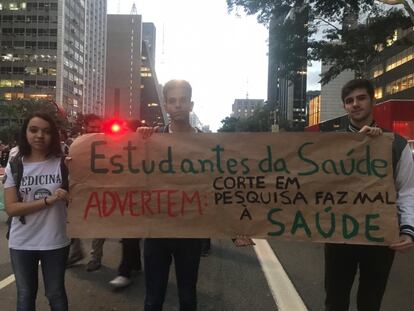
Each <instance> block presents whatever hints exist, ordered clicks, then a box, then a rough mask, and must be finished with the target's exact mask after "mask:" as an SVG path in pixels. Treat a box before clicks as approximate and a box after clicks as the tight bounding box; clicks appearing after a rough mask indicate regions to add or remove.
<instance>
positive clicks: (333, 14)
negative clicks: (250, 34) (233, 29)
mask: <svg viewBox="0 0 414 311" xmlns="http://www.w3.org/2000/svg"><path fill="white" fill-rule="evenodd" d="M378 4H379V3H378V2H377V1H375V0H308V1H307V3H306V2H304V0H227V5H228V9H229V12H235V11H237V9H238V8H242V9H243V10H244V12H245V13H246V14H248V15H257V18H258V21H259V23H262V24H264V25H266V26H267V27H269V28H270V32H271V34H272V35H273V36H276V37H275V38H274V40H271V41H273V42H274V43H273V44H272V45H271V46H270V49H271V51H272V53H273V54H274V55H276V57H277V59H278V61H279V62H280V64H282V67H283V68H281V71H282V72H281V74H282V75H283V76H287V77H288V78H292V77H293V76H294V74H295V73H296V72H297V70H298V64H301V63H302V64H303V61H301V58H303V57H305V58H306V59H307V60H308V61H313V60H323V61H324V62H327V63H330V64H331V65H332V67H331V69H330V70H329V71H328V72H327V73H326V74H324V76H323V77H322V79H321V83H323V84H325V83H327V82H329V81H330V80H331V79H333V78H335V77H336V76H337V75H338V74H339V73H340V72H341V71H343V70H346V69H350V70H353V71H355V72H356V73H357V75H359V76H362V75H363V74H364V73H365V72H366V68H367V65H368V64H369V62H370V61H372V60H374V59H376V58H377V57H379V52H378V49H376V48H375V46H376V45H377V46H378V45H382V46H386V42H387V41H388V40H389V39H390V38H392V36H393V34H394V30H395V29H397V28H402V29H405V28H408V27H410V26H412V25H413V22H412V20H411V19H410V17H408V16H407V12H406V10H405V11H404V10H403V9H400V8H393V9H389V7H387V9H385V10H384V9H382V8H381V7H380V6H379V5H378ZM293 8H295V10H296V11H297V10H299V9H300V8H306V9H307V15H306V16H305V19H304V17H303V16H300V14H296V15H295V14H291V13H293V12H294V11H295V10H294V9H293ZM288 12H289V13H288ZM286 15H290V18H285V17H286ZM350 16H351V17H352V16H357V17H360V20H361V18H362V19H363V20H364V22H363V23H359V24H358V25H357V26H356V27H355V28H352V27H342V21H343V20H344V18H345V17H350ZM273 26H274V27H275V28H273ZM275 29H277V31H275ZM409 44H411V45H412V44H413V43H412V42H411V43H409ZM301 51H303V53H301Z"/></svg>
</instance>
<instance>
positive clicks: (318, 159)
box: [68, 133, 398, 244]
mask: <svg viewBox="0 0 414 311" xmlns="http://www.w3.org/2000/svg"><path fill="white" fill-rule="evenodd" d="M392 141H393V137H392V135H382V136H380V137H377V138H373V139H372V138H369V137H367V136H366V135H361V134H349V133H278V134H274V133H255V134H253V133H237V134H236V133H232V134H225V133H222V134H201V133H200V134H196V133H175V134H154V135H152V136H151V137H150V138H149V139H146V140H144V139H142V137H141V136H140V135H139V134H136V133H131V134H127V135H120V136H116V135H114V136H110V135H104V134H89V135H84V136H82V137H80V138H78V139H76V140H75V142H74V143H73V144H72V146H71V148H70V156H71V157H72V160H71V161H70V163H69V171H70V195H71V197H72V201H71V203H70V206H69V224H68V230H69V235H70V236H72V237H215V238H227V237H235V236H237V235H246V236H250V237H263V238H264V237H272V238H279V239H285V240H298V241H318V242H341V243H342V242H343V243H352V244H390V243H392V242H394V241H396V240H397V239H398V224H397V209H396V205H395V202H396V193H395V189H394V184H393V169H392V160H391V158H392V156H391V144H392Z"/></svg>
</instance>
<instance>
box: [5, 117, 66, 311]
mask: <svg viewBox="0 0 414 311" xmlns="http://www.w3.org/2000/svg"><path fill="white" fill-rule="evenodd" d="M61 156H62V151H61V147H60V139H59V132H58V129H57V127H56V124H55V123H54V121H53V119H52V118H51V117H50V116H49V115H48V114H44V113H36V114H34V115H33V116H31V117H29V118H27V119H26V120H25V121H24V123H23V126H22V129H21V136H20V143H19V153H18V154H17V156H16V158H15V159H11V162H9V164H8V165H7V167H6V171H5V178H6V179H5V181H4V189H5V192H4V195H5V206H6V211H7V213H8V214H9V216H12V217H13V220H12V223H11V228H10V236H9V248H10V258H11V263H12V267H13V271H14V274H15V278H16V286H17V310H22V311H23V310H24V311H26V310H30V311H31V310H35V309H36V294H37V288H38V266H39V261H40V263H41V267H42V274H43V280H44V284H45V293H46V297H47V299H48V300H49V305H50V307H51V310H58V311H61V310H68V300H67V296H66V290H65V280H64V277H65V264H66V259H67V256H68V251H69V244H70V241H69V239H68V237H67V236H66V200H67V197H68V193H67V191H66V190H65V189H63V187H64V185H67V174H63V173H62V171H63V169H62V168H63V165H62V164H61ZM19 161H20V167H22V168H23V172H22V173H20V177H16V176H18V175H19V174H16V170H15V169H13V168H15V167H16V166H15V165H13V164H16V163H19ZM16 179H17V180H16Z"/></svg>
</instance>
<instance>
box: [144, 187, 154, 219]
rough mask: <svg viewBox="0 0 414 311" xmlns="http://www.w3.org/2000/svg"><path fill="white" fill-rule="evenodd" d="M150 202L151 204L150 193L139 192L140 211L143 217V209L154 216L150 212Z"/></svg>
mask: <svg viewBox="0 0 414 311" xmlns="http://www.w3.org/2000/svg"><path fill="white" fill-rule="evenodd" d="M145 196H146V197H145ZM150 202H151V192H150V191H142V192H141V209H142V214H143V215H145V209H147V210H148V212H149V213H150V214H151V215H152V214H154V212H153V211H152V210H151V207H150V206H149V203H150Z"/></svg>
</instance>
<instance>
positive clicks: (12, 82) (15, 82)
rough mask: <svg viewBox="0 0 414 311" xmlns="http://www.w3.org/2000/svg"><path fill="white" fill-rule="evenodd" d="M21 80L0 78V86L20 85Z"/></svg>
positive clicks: (22, 82)
mask: <svg viewBox="0 0 414 311" xmlns="http://www.w3.org/2000/svg"><path fill="white" fill-rule="evenodd" d="M23 85H24V81H23V80H0V87H22V86H23Z"/></svg>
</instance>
